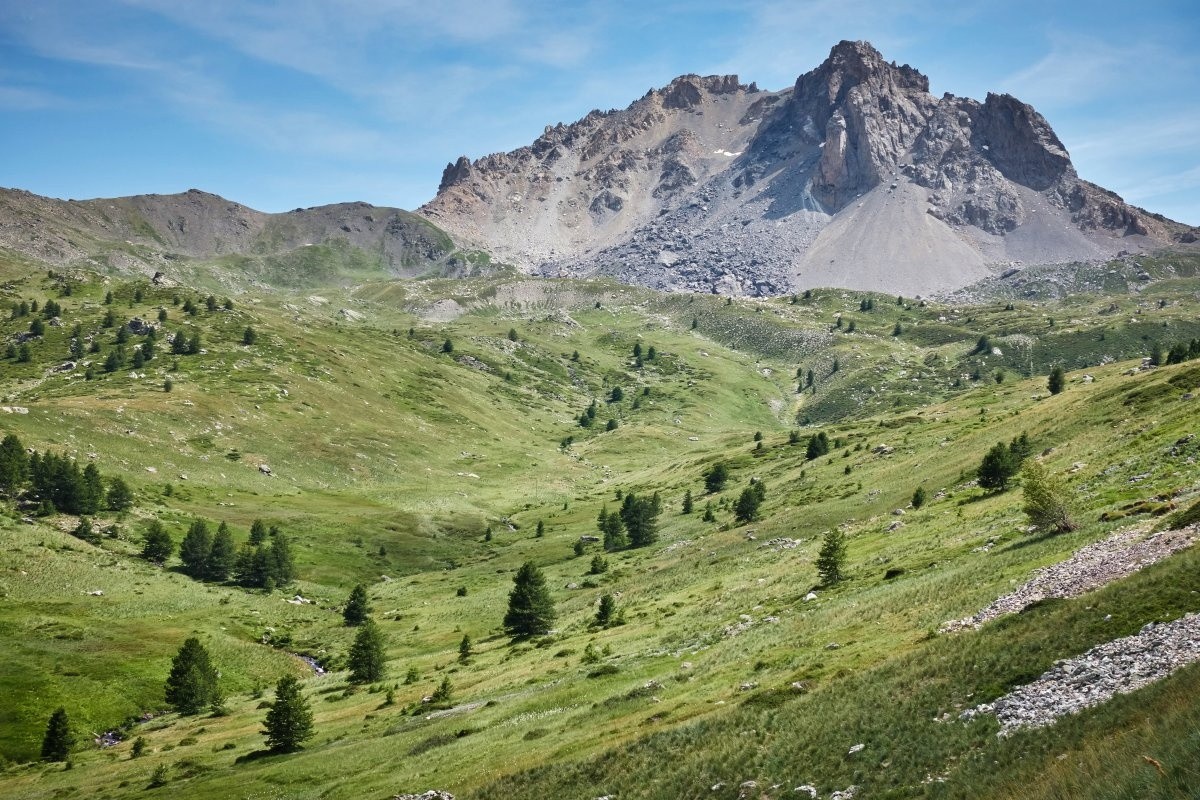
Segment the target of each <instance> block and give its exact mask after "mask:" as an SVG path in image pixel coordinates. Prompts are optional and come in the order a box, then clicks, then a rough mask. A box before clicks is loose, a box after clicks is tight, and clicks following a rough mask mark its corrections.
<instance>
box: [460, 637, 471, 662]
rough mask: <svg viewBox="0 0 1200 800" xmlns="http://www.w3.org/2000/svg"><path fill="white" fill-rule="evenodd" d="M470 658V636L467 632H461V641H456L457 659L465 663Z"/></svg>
mask: <svg viewBox="0 0 1200 800" xmlns="http://www.w3.org/2000/svg"><path fill="white" fill-rule="evenodd" d="M470 659H471V637H470V636H469V635H468V634H465V633H464V634H463V637H462V641H461V642H459V643H458V660H459V662H461V663H463V664H465V663H467V662H468V661H469V660H470Z"/></svg>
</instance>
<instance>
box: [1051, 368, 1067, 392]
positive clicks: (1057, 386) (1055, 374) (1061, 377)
mask: <svg viewBox="0 0 1200 800" xmlns="http://www.w3.org/2000/svg"><path fill="white" fill-rule="evenodd" d="M1046 388H1048V389H1049V390H1050V394H1059V393H1060V392H1062V390H1063V389H1065V388H1067V378H1066V374H1065V373H1064V372H1063V368H1062V367H1055V368H1054V369H1052V370H1050V377H1049V378H1048V379H1047V381H1046Z"/></svg>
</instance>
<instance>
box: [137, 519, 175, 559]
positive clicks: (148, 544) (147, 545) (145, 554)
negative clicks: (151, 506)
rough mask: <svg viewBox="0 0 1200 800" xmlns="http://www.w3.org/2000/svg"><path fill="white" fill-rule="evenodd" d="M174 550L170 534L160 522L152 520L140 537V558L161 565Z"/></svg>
mask: <svg viewBox="0 0 1200 800" xmlns="http://www.w3.org/2000/svg"><path fill="white" fill-rule="evenodd" d="M174 550H175V542H173V541H172V540H171V534H169V533H167V529H166V528H164V527H163V524H162V523H161V522H159V521H158V520H153V521H152V522H151V523H150V526H149V527H148V528H146V533H145V534H144V535H143V536H142V558H144V559H146V560H147V561H153V562H154V563H155V564H163V563H165V562H166V560H167V559H168V558H170V557H171V553H172V552H174Z"/></svg>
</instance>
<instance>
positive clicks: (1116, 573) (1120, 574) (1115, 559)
mask: <svg viewBox="0 0 1200 800" xmlns="http://www.w3.org/2000/svg"><path fill="white" fill-rule="evenodd" d="M1197 538H1200V526H1195V525H1193V526H1191V527H1189V528H1182V529H1180V530H1174V531H1163V532H1162V533H1157V534H1154V535H1151V536H1147V535H1146V529H1145V526H1139V527H1137V528H1132V529H1128V530H1123V531H1118V532H1117V533H1115V534H1113V535H1112V536H1110V537H1108V538H1107V539H1103V540H1101V541H1099V542H1094V543H1092V544H1089V545H1087V546H1086V547H1083V548H1081V549H1079V550H1078V551H1076V552H1075V554H1074V555H1072V556H1071V557H1070V558H1068V559H1067V560H1065V561H1060V562H1059V563H1057V564H1052V565H1050V566H1048V567H1043V568H1041V569H1039V570H1037V571H1036V572H1035V573H1034V576H1033V577H1032V578H1031V579H1029V580H1028V581H1027V582H1026V583H1025V584H1024V585H1022V586H1021V587H1020V588H1019V589H1017V590H1016V591H1013V592H1010V593H1009V594H1006V595H1004V596H1003V597H1001V598H999V599H998V600H996V601H995V602H994V603H992V604H991V605H989V606H988V607H987V608H985V609H983V610H982V611H980V612H979V613H978V614H975V615H974V616H971V617H967V618H965V619H958V620H951V621H949V622H946V623H945V624H943V625H942V627H941V631H942V633H952V632H955V631H961V630H967V629H973V628H978V627H980V626H982V625H983V624H984V623H985V622H987V621H989V620H992V619H995V618H996V617H999V616H1003V615H1004V614H1015V613H1016V612H1018V611H1020V610H1021V609H1023V608H1025V607H1026V606H1029V605H1032V604H1033V603H1036V602H1037V601H1039V600H1045V599H1046V598H1051V597H1054V598H1063V599H1065V598H1070V597H1078V596H1079V595H1081V594H1085V593H1087V592H1090V591H1092V590H1094V589H1099V588H1100V587H1101V586H1104V585H1105V584H1107V583H1110V582H1112V581H1115V580H1117V579H1119V578H1124V577H1126V576H1127V575H1132V574H1133V573H1135V572H1137V571H1138V570H1140V569H1143V568H1145V567H1148V566H1150V565H1151V564H1153V563H1155V562H1156V561H1161V560H1163V559H1164V558H1166V557H1167V556H1170V555H1172V554H1174V553H1178V552H1179V551H1181V550H1185V549H1187V548H1188V547H1191V545H1192V544H1193V543H1194V542H1195V541H1196V539H1197Z"/></svg>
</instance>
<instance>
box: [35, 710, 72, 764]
mask: <svg viewBox="0 0 1200 800" xmlns="http://www.w3.org/2000/svg"><path fill="white" fill-rule="evenodd" d="M74 746H75V736H74V735H73V734H72V733H71V721H70V720H69V719H68V718H67V710H66V709H65V708H59V709H57V710H56V711H55V712H54V713H53V714H51V715H50V721H49V723H47V725H46V735H45V737H43V739H42V761H66V760H67V758H68V757H69V756H70V755H71V748H72V747H74Z"/></svg>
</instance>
